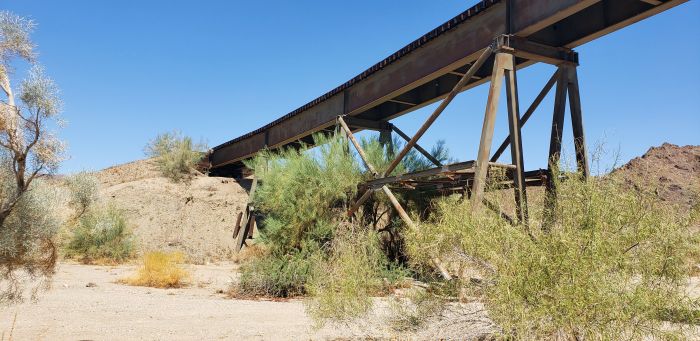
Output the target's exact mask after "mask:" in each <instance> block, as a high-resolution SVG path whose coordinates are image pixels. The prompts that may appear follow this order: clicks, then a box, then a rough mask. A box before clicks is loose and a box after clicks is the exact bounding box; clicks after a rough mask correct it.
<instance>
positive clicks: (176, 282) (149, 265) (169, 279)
mask: <svg viewBox="0 0 700 341" xmlns="http://www.w3.org/2000/svg"><path fill="white" fill-rule="evenodd" d="M184 259H185V255H184V254H183V253H182V252H162V251H153V252H148V253H146V254H145V255H144V256H143V265H142V266H141V268H139V270H138V272H137V273H136V275H135V276H133V277H128V278H124V279H122V280H121V282H122V283H125V284H129V285H137V286H146V287H154V288H180V287H183V286H185V285H187V283H188V282H189V280H190V277H191V276H190V273H189V272H188V271H187V270H185V269H183V268H182V266H181V264H182V263H183V261H184Z"/></svg>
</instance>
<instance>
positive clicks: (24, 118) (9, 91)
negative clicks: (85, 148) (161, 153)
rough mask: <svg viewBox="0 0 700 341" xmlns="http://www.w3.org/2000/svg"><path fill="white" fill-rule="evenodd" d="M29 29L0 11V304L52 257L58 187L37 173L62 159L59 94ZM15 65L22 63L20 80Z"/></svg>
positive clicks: (45, 269) (44, 269) (50, 264)
mask: <svg viewBox="0 0 700 341" xmlns="http://www.w3.org/2000/svg"><path fill="white" fill-rule="evenodd" d="M33 28H34V23H33V22H32V21H31V20H28V19H26V18H22V17H19V16H17V15H15V14H12V13H10V12H6V11H2V12H0V89H2V91H0V303H2V302H7V301H14V300H18V299H21V297H22V293H23V289H22V287H21V285H20V283H21V280H19V279H18V278H20V277H21V278H25V279H26V278H27V276H25V275H29V278H30V279H38V280H40V281H43V279H47V278H50V276H51V274H53V269H54V266H55V260H56V248H55V247H54V244H53V237H54V236H55V234H56V232H57V229H58V226H60V222H59V220H58V219H57V218H55V215H53V214H52V212H54V211H55V210H54V208H55V206H56V202H57V200H56V198H57V190H56V189H55V188H52V187H50V186H47V185H45V184H43V185H42V184H41V181H38V180H37V179H39V178H40V177H41V176H42V175H44V174H50V173H52V172H54V171H55V170H56V169H57V167H58V165H59V162H60V161H61V159H62V155H63V149H64V148H63V143H62V142H61V141H60V140H58V139H57V138H56V137H55V136H54V135H53V134H52V133H51V129H52V127H54V126H60V121H59V119H58V114H59V113H60V110H61V101H60V99H59V96H58V89H57V87H56V86H55V84H54V83H53V81H52V80H51V79H49V78H47V77H46V76H45V75H44V73H43V68H42V67H41V66H39V65H38V64H37V63H36V54H35V51H34V50H35V47H34V44H33V43H32V41H31V39H30V34H31V32H32V30H33ZM13 66H18V67H19V66H21V67H22V68H21V70H23V71H24V70H26V71H25V72H26V77H25V78H24V79H23V80H22V81H20V82H19V83H18V84H17V85H18V87H16V86H17V85H16V84H13V82H12V77H13V76H14V75H15V74H16V73H19V72H17V69H19V68H17V69H16V68H15V67H13ZM23 73H24V72H23ZM17 270H23V272H22V274H23V276H18V275H16V273H17Z"/></svg>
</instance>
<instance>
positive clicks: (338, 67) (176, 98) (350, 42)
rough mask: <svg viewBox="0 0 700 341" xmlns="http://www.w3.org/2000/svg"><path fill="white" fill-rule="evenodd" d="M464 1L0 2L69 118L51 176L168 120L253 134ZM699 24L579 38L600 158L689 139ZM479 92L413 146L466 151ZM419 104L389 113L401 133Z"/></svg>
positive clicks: (585, 96)
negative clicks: (60, 160) (24, 23)
mask: <svg viewBox="0 0 700 341" xmlns="http://www.w3.org/2000/svg"><path fill="white" fill-rule="evenodd" d="M474 2H475V1H458V0H443V1H440V2H435V1H425V0H424V1H417V0H403V1H376V0H375V1H371V0H362V1H359V0H357V1H198V2H194V1H93V0H73V1H47V0H45V1H36V0H4V1H2V4H0V7H1V8H2V9H7V10H10V11H12V12H15V13H17V14H19V15H22V16H27V17H30V18H32V19H34V20H35V21H36V22H37V23H38V27H37V30H36V32H35V34H34V40H35V42H36V43H37V45H38V46H39V53H40V57H39V59H40V62H41V63H42V64H44V65H45V67H46V70H47V73H48V74H49V75H50V76H51V77H52V78H54V79H55V81H56V82H57V83H58V85H59V86H60V88H61V90H62V94H63V100H64V102H65V112H64V114H63V117H64V118H65V119H66V120H67V121H68V126H67V127H66V128H65V129H63V130H62V131H60V133H59V135H60V136H61V137H63V138H64V139H65V140H66V141H67V142H68V145H69V153H70V159H68V160H66V161H65V163H64V164H63V166H62V168H61V170H60V171H61V172H63V173H69V172H75V171H80V170H94V169H101V168H104V167H108V166H111V165H115V164H119V163H124V162H128V161H132V160H135V159H140V158H143V157H144V155H143V147H144V145H145V144H146V143H147V142H148V140H149V139H151V138H152V137H154V136H155V135H156V134H158V133H160V132H164V131H168V130H173V129H176V130H181V131H182V132H184V133H185V134H187V135H190V136H192V137H194V138H195V139H200V138H201V139H203V140H204V141H206V142H207V143H208V144H209V145H210V146H215V145H217V144H219V143H222V142H225V141H226V140H229V139H231V138H234V137H236V136H239V135H241V134H244V133H246V132H248V131H250V130H253V129H256V128H258V127H260V126H262V125H264V124H265V123H267V122H269V121H271V120H273V119H275V118H277V117H279V116H281V115H283V114H286V113H287V112H289V111H291V110H293V109H295V108H297V107H299V106H301V105H303V104H305V103H306V102H308V101H310V100H312V99H314V98H315V97H317V96H319V95H321V94H323V93H325V92H326V91H328V90H330V89H332V88H334V87H336V86H338V85H339V84H341V83H343V82H345V81H346V80H348V79H350V78H351V77H353V76H355V75H356V74H358V73H360V72H362V71H363V70H364V69H366V68H367V67H369V66H371V65H372V64H374V63H375V62H377V61H379V60H380V59H382V58H384V57H386V56H387V55H389V54H391V53H393V52H394V51H396V50H397V49H399V48H401V47H403V46H404V45H405V44H407V43H408V42H410V41H412V40H413V39H415V38H417V37H419V36H420V35H422V34H424V33H425V32H427V31H428V30H430V29H432V28H434V27H436V26H437V25H439V24H441V23H443V22H444V21H446V20H447V19H449V18H451V17H453V16H454V15H456V14H457V13H459V12H460V11H463V10H464V9H466V8H467V7H469V6H470V5H471V4H472V3H474ZM699 21H700V3H698V2H697V1H691V2H689V3H686V4H683V5H681V6H679V7H676V8H674V9H671V10H670V11H667V12H664V13H662V14H660V15H658V16H655V17H653V18H650V19H647V20H645V21H642V22H640V23H637V24H635V25H632V26H630V27H627V28H625V29H623V30H621V31H617V32H615V33H613V34H610V35H607V36H605V37H603V38H601V39H599V40H596V41H593V42H591V43H588V44H586V45H584V46H581V47H579V48H577V51H578V52H579V54H580V61H581V66H580V67H579V71H578V72H579V81H580V86H581V96H582V106H583V113H584V122H585V124H586V134H587V138H588V141H589V144H591V145H595V144H600V143H603V144H604V145H605V149H606V150H607V151H608V154H607V156H605V157H604V159H603V162H604V163H605V164H609V163H610V162H611V158H612V156H611V155H613V154H616V153H618V152H619V156H620V158H621V160H622V161H627V160H628V159H630V158H632V157H635V156H638V155H641V154H643V153H644V152H645V151H646V150H647V149H648V148H649V147H651V146H655V145H659V144H661V143H663V142H671V143H675V144H681V145H685V144H700V132H699V131H700V85H699V84H698V80H700V68H699V67H698V62H700V46H699V44H696V43H694V40H695V39H696V38H694V37H697V36H699V35H700V28H699V27H700V26H698V25H697V24H698V22H699ZM553 71H554V70H553V68H552V67H551V66H544V65H537V66H533V67H530V68H528V69H525V70H523V71H522V72H520V73H519V75H518V80H519V82H520V84H519V90H520V96H521V110H524V109H525V108H526V107H527V106H528V105H529V103H530V102H531V100H532V99H533V98H534V96H535V95H536V94H537V92H539V90H540V88H541V87H542V85H543V84H544V83H545V82H546V80H547V79H548V78H549V76H550V75H551V73H552V72H553ZM486 92H487V88H486V86H480V87H478V88H475V89H473V90H471V91H468V92H466V93H463V94H461V95H460V96H458V97H457V99H456V100H455V101H454V102H453V104H452V105H451V106H449V107H448V109H447V110H446V111H445V113H444V114H443V115H442V116H441V117H440V118H439V119H438V121H437V122H436V123H435V125H434V126H433V128H432V129H431V130H429V131H428V133H427V134H426V135H425V137H424V138H423V139H422V140H421V144H424V145H426V146H429V145H431V144H433V143H434V142H435V141H437V140H438V139H444V140H446V142H447V144H448V146H449V147H450V149H451V151H452V154H453V155H454V157H456V158H458V159H460V160H469V159H473V158H474V157H475V155H476V152H477V148H478V145H477V144H478V140H479V136H478V135H479V133H480V129H481V122H480V121H481V119H482V118H483V112H484V105H485V102H486V97H485V94H486ZM552 97H553V96H552V95H551V94H550V97H548V98H547V100H546V101H545V102H543V104H542V105H541V109H539V110H538V111H537V112H536V114H535V115H534V116H533V117H532V119H531V120H530V121H529V122H528V124H527V126H526V127H525V130H524V132H523V145H524V148H525V165H526V168H528V169H534V168H539V167H543V166H545V165H546V155H547V149H548V134H549V125H550V124H551V108H552ZM433 108H434V106H430V107H427V108H423V109H421V110H419V111H417V112H414V113H412V114H410V115H406V116H404V117H401V118H399V119H397V120H395V121H394V122H395V123H396V124H397V125H398V126H399V127H401V128H402V129H403V130H404V131H406V132H409V133H412V132H414V131H415V130H416V129H417V128H418V127H419V126H420V124H421V123H422V122H423V119H424V118H425V117H426V116H427V115H429V113H430V111H431V109H433ZM506 122H507V121H506V116H505V112H504V111H503V110H501V111H500V112H499V121H498V122H497V130H496V138H495V141H496V142H494V144H496V143H499V142H500V140H501V139H502V138H503V137H504V136H506V135H507V133H506V132H507V127H506ZM566 129H567V130H566V131H567V133H568V134H570V125H567V127H566ZM569 141H570V139H569ZM494 148H495V147H494ZM568 150H571V147H568ZM506 155H508V154H506Z"/></svg>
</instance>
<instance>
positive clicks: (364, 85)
mask: <svg viewBox="0 0 700 341" xmlns="http://www.w3.org/2000/svg"><path fill="white" fill-rule="evenodd" d="M685 1H686V0H666V1H657V2H655V3H654V4H650V3H649V2H644V1H640V0H615V1H600V0H559V1H549V0H510V1H505V0H486V1H481V2H479V3H478V4H477V5H475V6H473V7H472V8H470V9H468V10H467V11H465V12H463V13H461V14H459V15H458V16H456V17H455V18H453V19H451V20H450V21H448V22H446V23H444V24H443V25H441V26H439V27H437V28H436V29H434V30H433V31H431V32H428V33H427V34H426V35H424V36H422V37H420V38H419V39H417V40H415V41H414V42H412V43H410V44H409V45H407V46H405V47H404V48H402V49H400V50H399V51H397V52H396V53H394V54H392V55H391V56H389V57H388V58H386V59H384V60H382V61H381V62H379V63H377V64H375V65H374V66H372V67H371V68H369V69H368V70H366V71H365V72H363V73H361V74H360V75H358V76H357V77H355V78H353V79H351V80H350V81H348V82H346V83H344V84H343V85H341V86H339V87H337V88H335V89H333V90H331V91H330V92H328V93H326V94H324V95H322V96H320V97H318V98H317V99H315V100H313V101H311V102H309V103H308V104H306V105H304V106H302V107H300V108H299V109H297V110H295V111H293V112H291V113H289V114H287V115H285V116H283V117H281V118H280V119H278V120H276V121H274V122H271V123H270V124H267V125H265V126H264V127H262V128H260V129H257V130H255V131H252V132H250V133H248V134H245V135H243V136H241V137H239V138H236V139H233V140H231V141H229V142H226V143H223V144H221V145H219V146H217V147H214V148H213V150H212V151H211V153H210V155H209V163H210V167H211V173H212V174H215V175H232V174H234V173H235V172H236V170H237V169H239V168H241V167H243V165H242V160H244V159H246V158H249V157H251V156H253V155H255V154H256V153H257V152H258V151H260V150H261V149H263V148H266V147H267V148H273V149H274V148H280V147H285V146H294V145H295V143H297V141H303V142H306V143H312V142H313V141H312V140H311V135H312V134H314V133H316V132H322V131H326V132H330V131H331V130H332V127H333V126H334V124H335V118H336V117H337V116H339V115H344V116H347V117H348V118H350V117H356V118H361V119H365V120H371V121H375V122H384V121H388V120H390V119H392V118H395V117H398V116H401V115H403V114H406V113H408V112H410V111H413V110H416V109H418V108H421V107H423V106H425V105H428V104H431V103H433V102H435V101H437V100H440V99H441V98H443V97H444V96H445V95H446V94H447V93H448V92H449V91H450V90H451V89H452V88H453V87H454V85H455V84H456V83H457V82H458V81H459V79H460V78H461V77H460V75H462V74H463V73H464V71H465V69H466V68H467V67H468V66H469V64H471V63H472V62H473V61H474V60H475V59H476V58H477V57H478V55H479V54H480V52H481V51H483V49H484V48H486V47H487V46H489V45H490V44H491V43H492V41H493V39H494V38H496V37H499V36H502V37H505V36H503V35H508V36H509V37H512V39H510V38H503V39H509V40H514V41H515V40H517V41H516V42H514V43H513V42H511V43H512V44H513V45H517V44H519V43H523V42H524V41H523V40H518V39H517V38H515V37H516V36H517V37H520V38H527V40H528V41H530V42H538V43H541V44H543V45H548V46H556V47H567V48H572V47H575V46H578V45H581V44H583V43H586V42H588V41H590V40H593V39H596V38H598V37H600V36H602V35H604V34H607V33H610V32H613V31H615V30H618V29H620V28H622V27H625V26H628V25H630V24H632V23H635V22H637V21H639V20H642V19H644V18H647V17H649V16H652V15H655V14H657V13H659V12H662V11H664V10H667V9H669V8H671V7H674V6H677V5H679V4H681V3H683V2H685ZM524 44H525V45H528V46H519V47H514V48H515V49H516V50H517V53H515V55H516V57H517V58H516V60H515V63H516V68H522V67H526V66H528V65H531V64H533V63H536V62H549V63H557V62H558V60H560V59H561V58H560V57H561V56H559V57H558V56H557V55H554V56H546V54H544V53H542V51H537V50H536V51H530V50H529V48H536V47H537V46H535V45H532V44H527V41H525V43H524ZM531 52H535V53H534V54H535V55H539V56H544V58H540V59H534V58H532V55H531V54H530V53H531ZM492 66H493V59H490V60H489V61H487V62H486V63H485V65H484V66H483V67H482V68H481V70H479V71H478V72H477V73H476V75H475V77H474V78H473V79H471V80H470V82H469V83H468V84H467V85H466V86H465V87H464V89H463V90H467V89H469V88H471V87H474V86H476V85H478V84H481V83H484V82H485V81H487V79H488V78H489V77H488V76H489V75H490V72H489V71H490V70H491V68H492ZM329 128H331V129H329Z"/></svg>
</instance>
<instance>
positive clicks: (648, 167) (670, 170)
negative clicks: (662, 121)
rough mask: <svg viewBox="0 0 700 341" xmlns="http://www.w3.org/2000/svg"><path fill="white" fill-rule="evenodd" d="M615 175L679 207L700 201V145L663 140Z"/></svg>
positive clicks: (688, 207)
mask: <svg viewBox="0 0 700 341" xmlns="http://www.w3.org/2000/svg"><path fill="white" fill-rule="evenodd" d="M612 174H613V175H614V176H620V177H622V179H624V181H625V182H626V183H627V184H629V185H630V186H633V187H634V188H636V189H641V190H653V191H655V193H656V195H657V196H658V197H659V199H661V200H662V201H665V202H667V203H669V204H672V205H678V206H679V207H680V208H683V209H690V208H691V207H694V206H696V205H698V204H700V200H699V199H700V146H677V145H675V144H670V143H664V144H663V145H661V146H659V147H652V148H650V149H649V150H648V151H647V152H646V153H645V154H644V155H642V156H641V157H637V158H635V159H633V160H631V161H630V162H628V163H627V164H626V165H624V166H622V167H620V168H618V169H616V170H615V171H613V173H612Z"/></svg>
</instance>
